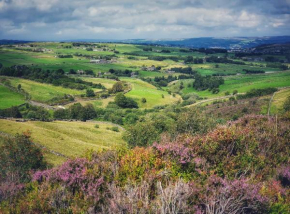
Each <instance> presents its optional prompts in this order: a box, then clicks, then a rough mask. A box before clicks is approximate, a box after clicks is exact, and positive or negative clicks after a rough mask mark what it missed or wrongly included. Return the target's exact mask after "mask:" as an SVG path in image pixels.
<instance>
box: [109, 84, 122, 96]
mask: <svg viewBox="0 0 290 214" xmlns="http://www.w3.org/2000/svg"><path fill="white" fill-rule="evenodd" d="M122 91H124V86H123V84H122V82H120V81H118V82H116V83H115V84H114V85H113V87H112V88H111V90H110V93H113V94H115V93H118V92H122Z"/></svg>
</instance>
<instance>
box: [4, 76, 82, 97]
mask: <svg viewBox="0 0 290 214" xmlns="http://www.w3.org/2000/svg"><path fill="white" fill-rule="evenodd" d="M9 80H10V82H11V85H12V86H14V87H17V86H18V84H21V88H22V89H24V91H26V92H27V93H29V94H30V95H31V98H32V100H34V101H39V102H47V101H49V100H51V99H52V98H54V97H57V96H62V95H64V94H70V95H80V94H84V93H85V91H80V90H74V89H69V88H63V87H60V86H53V85H50V84H45V83H39V82H35V81H31V80H26V79H20V78H9Z"/></svg>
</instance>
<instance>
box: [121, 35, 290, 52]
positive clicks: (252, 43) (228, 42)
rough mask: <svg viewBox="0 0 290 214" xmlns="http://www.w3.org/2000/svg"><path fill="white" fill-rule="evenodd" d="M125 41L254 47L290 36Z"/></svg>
mask: <svg viewBox="0 0 290 214" xmlns="http://www.w3.org/2000/svg"><path fill="white" fill-rule="evenodd" d="M122 42H124V43H132V44H156V45H165V46H181V47H191V48H226V49H235V48H252V47H256V46H260V45H266V44H284V43H289V42H290V36H275V37H229V38H214V37H203V38H190V39H179V40H170V39H168V40H144V39H134V40H124V41H122Z"/></svg>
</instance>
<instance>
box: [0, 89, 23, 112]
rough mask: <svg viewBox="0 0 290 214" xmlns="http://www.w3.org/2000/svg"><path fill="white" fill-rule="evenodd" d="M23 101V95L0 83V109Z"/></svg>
mask: <svg viewBox="0 0 290 214" xmlns="http://www.w3.org/2000/svg"><path fill="white" fill-rule="evenodd" d="M23 103H25V99H24V96H23V95H21V94H18V93H16V92H14V91H11V90H9V89H8V88H6V87H5V86H3V85H0V109H6V108H10V107H12V106H18V105H21V104H23Z"/></svg>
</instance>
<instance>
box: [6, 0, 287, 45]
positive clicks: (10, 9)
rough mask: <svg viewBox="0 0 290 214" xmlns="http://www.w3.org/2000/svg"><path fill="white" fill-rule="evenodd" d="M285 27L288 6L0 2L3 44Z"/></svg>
mask: <svg viewBox="0 0 290 214" xmlns="http://www.w3.org/2000/svg"><path fill="white" fill-rule="evenodd" d="M1 25H2V26H1ZM289 25H290V0H275V1H273V0H263V1H262V0H236V1H231V0H216V1H213V0H147V1H146V0H143V1H136V0H50V1H43V0H0V37H1V38H7V39H33V40H56V39H75V38H112V39H125V38H185V37H200V36H263V35H286V34H289V33H290V30H289V29H290V28H289V27H290V26H289Z"/></svg>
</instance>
